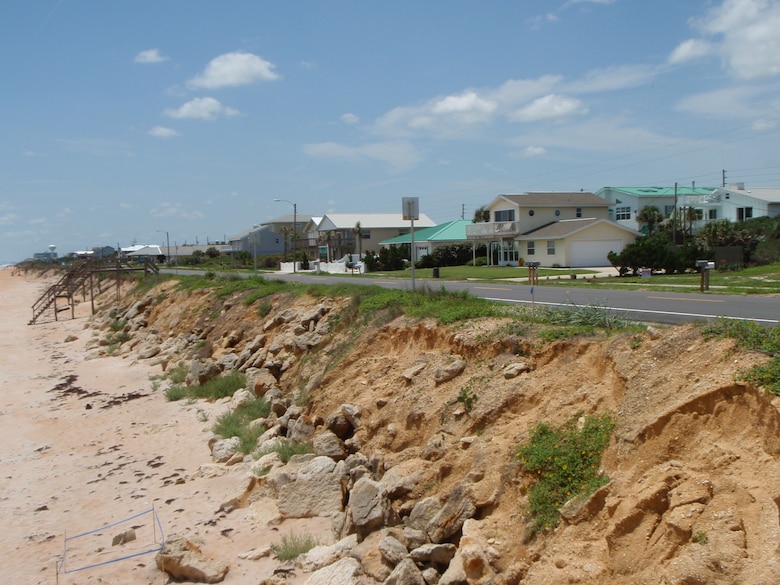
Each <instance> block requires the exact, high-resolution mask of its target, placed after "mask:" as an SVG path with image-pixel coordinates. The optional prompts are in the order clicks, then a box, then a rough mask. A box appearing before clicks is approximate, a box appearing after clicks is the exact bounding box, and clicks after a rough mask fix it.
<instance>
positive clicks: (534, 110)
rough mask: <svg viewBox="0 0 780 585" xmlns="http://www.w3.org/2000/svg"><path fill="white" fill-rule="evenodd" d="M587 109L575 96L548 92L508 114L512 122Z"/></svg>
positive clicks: (527, 120)
mask: <svg viewBox="0 0 780 585" xmlns="http://www.w3.org/2000/svg"><path fill="white" fill-rule="evenodd" d="M587 111H588V109H587V108H586V107H585V106H583V105H582V102H581V101H580V100H578V99H577V98H573V97H567V96H562V95H555V94H550V95H546V96H544V97H541V98H539V99H536V100H534V101H533V102H532V103H530V104H528V105H527V106H525V107H524V108H520V109H519V110H517V111H515V112H513V113H512V114H510V116H509V119H510V120H511V121H513V122H534V121H536V120H545V119H550V118H565V117H568V116H574V115H578V114H585V113H587Z"/></svg>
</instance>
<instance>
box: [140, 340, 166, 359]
mask: <svg viewBox="0 0 780 585" xmlns="http://www.w3.org/2000/svg"><path fill="white" fill-rule="evenodd" d="M160 351H162V348H161V347H160V345H159V344H155V345H151V346H148V347H145V348H144V349H142V350H141V351H139V352H138V358H139V359H142V360H148V359H149V358H153V357H154V356H156V355H158V354H159V353H160Z"/></svg>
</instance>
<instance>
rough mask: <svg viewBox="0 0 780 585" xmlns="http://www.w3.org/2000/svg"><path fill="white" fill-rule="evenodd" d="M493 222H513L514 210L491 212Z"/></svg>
mask: <svg viewBox="0 0 780 585" xmlns="http://www.w3.org/2000/svg"><path fill="white" fill-rule="evenodd" d="M493 217H494V221H496V222H499V221H515V210H514V209H499V210H497V211H494V212H493Z"/></svg>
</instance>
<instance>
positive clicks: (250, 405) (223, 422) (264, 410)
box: [212, 400, 271, 453]
mask: <svg viewBox="0 0 780 585" xmlns="http://www.w3.org/2000/svg"><path fill="white" fill-rule="evenodd" d="M269 412H271V406H270V404H269V403H268V402H266V401H265V400H250V401H249V402H246V403H244V404H243V405H241V406H239V407H238V408H236V409H235V410H229V411H227V412H225V413H223V414H221V415H219V417H218V418H217V421H216V422H215V423H214V427H213V428H212V430H213V431H214V433H215V434H217V435H219V436H221V437H224V438H225V439H229V438H230V437H238V438H239V440H240V441H241V444H240V446H239V451H241V452H242V453H249V452H251V451H252V449H254V448H255V446H256V445H257V439H258V437H259V436H260V435H262V434H263V433H264V432H265V430H266V429H265V427H264V426H263V425H255V426H252V425H250V423H251V422H252V421H254V420H257V419H259V418H265V417H266V416H268V413H269Z"/></svg>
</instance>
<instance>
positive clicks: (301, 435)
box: [287, 416, 315, 443]
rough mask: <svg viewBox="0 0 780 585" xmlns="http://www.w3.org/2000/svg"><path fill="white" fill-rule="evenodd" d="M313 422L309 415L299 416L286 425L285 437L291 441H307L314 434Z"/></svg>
mask: <svg viewBox="0 0 780 585" xmlns="http://www.w3.org/2000/svg"><path fill="white" fill-rule="evenodd" d="M314 430H315V429H314V424H313V423H312V422H311V420H310V419H309V417H306V416H300V417H298V418H297V419H295V422H293V423H292V424H291V425H290V426H288V427H287V438H289V439H290V441H292V442H293V443H308V442H309V441H310V440H311V438H312V437H313V436H314Z"/></svg>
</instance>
